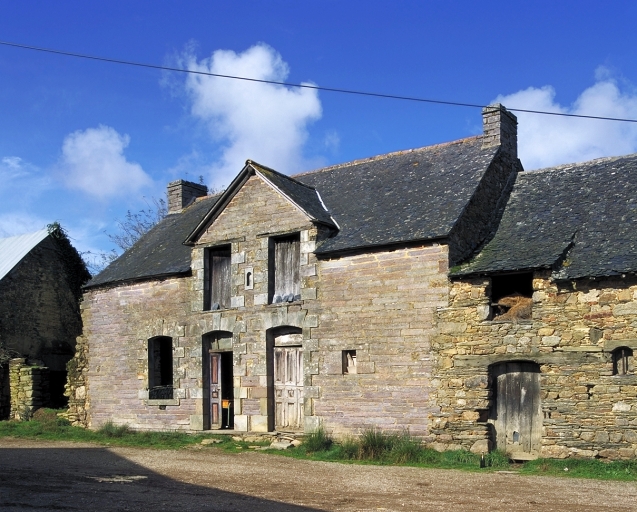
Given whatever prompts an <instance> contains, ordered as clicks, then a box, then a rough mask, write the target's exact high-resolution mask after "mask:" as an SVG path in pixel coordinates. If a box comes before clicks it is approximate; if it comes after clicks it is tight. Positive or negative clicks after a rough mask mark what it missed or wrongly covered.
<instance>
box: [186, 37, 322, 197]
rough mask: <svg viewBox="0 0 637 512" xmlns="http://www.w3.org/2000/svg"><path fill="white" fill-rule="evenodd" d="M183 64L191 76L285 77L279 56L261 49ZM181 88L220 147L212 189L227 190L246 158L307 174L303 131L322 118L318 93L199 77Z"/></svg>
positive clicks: (191, 58) (190, 57)
mask: <svg viewBox="0 0 637 512" xmlns="http://www.w3.org/2000/svg"><path fill="white" fill-rule="evenodd" d="M182 60H183V61H184V63H185V65H186V66H187V68H188V69H190V70H193V71H204V72H209V73H216V74H222V75H233V76H242V77H250V78H256V79H260V80H273V81H278V82H280V81H285V80H286V78H287V77H288V74H289V68H288V65H287V64H286V63H285V62H284V61H283V59H282V58H281V55H280V54H279V53H278V52H276V51H275V50H274V49H273V48H271V47H270V46H267V45H265V44H257V45H255V46H253V47H251V48H249V49H248V50H246V51H245V52H243V53H239V54H237V53H235V52H233V51H229V50H218V51H215V52H214V53H213V54H212V56H211V57H209V58H207V59H202V60H200V61H198V60H197V59H196V57H195V56H194V55H193V54H192V53H191V52H189V53H186V54H185V55H183V56H182ZM185 86H186V91H187V93H188V95H189V98H190V100H191V102H192V105H191V113H192V114H193V115H194V116H196V117H198V118H200V119H201V120H203V121H204V122H206V123H207V124H208V126H209V127H210V130H211V133H212V136H213V138H214V140H215V141H217V142H220V143H221V144H222V147H223V149H222V155H221V158H220V159H219V161H218V162H216V163H215V164H214V165H213V167H212V169H211V180H212V185H213V186H219V185H227V184H228V182H229V181H230V179H232V178H233V177H234V176H235V175H236V174H237V173H238V172H239V171H240V170H241V168H242V167H243V165H244V163H245V161H246V159H248V158H249V159H252V160H255V161H257V162H259V163H262V164H264V165H267V166H269V167H272V168H274V169H276V170H278V171H281V172H286V173H293V172H299V171H302V170H305V169H306V167H307V166H308V162H307V161H306V160H305V159H304V157H303V153H302V149H303V145H304V143H305V142H306V140H307V137H308V133H307V126H308V125H309V124H310V123H311V122H312V121H315V120H316V119H319V118H320V117H321V113H322V112H321V103H320V101H319V99H318V93H317V91H315V90H312V89H299V88H289V87H285V86H282V85H275V84H265V83H256V82H248V81H242V80H232V79H228V78H218V77H209V76H203V75H189V76H188V78H187V79H186V84H185Z"/></svg>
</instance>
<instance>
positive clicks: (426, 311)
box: [68, 105, 637, 459]
mask: <svg viewBox="0 0 637 512" xmlns="http://www.w3.org/2000/svg"><path fill="white" fill-rule="evenodd" d="M483 126H484V131H483V134H482V135H480V136H476V137H471V138H467V139H462V140H458V141H455V142H451V143H447V144H440V145H435V146H430V147H424V148H420V149H414V150H410V151H401V152H397V153H391V154H387V155H381V156H378V157H374V158H369V159H366V160H359V161H354V162H350V163H346V164H343V165H336V166H333V167H328V168H325V169H320V170H318V171H314V172H308V173H303V174H298V175H295V176H292V177H289V176H285V175H282V174H280V173H278V172H276V171H274V170H272V169H269V168H267V167H265V166H263V165H260V164H258V163H256V162H253V161H250V160H248V161H247V162H246V165H245V167H244V168H243V169H242V170H241V172H240V173H239V174H238V175H237V177H236V178H235V179H234V181H233V182H232V183H231V184H230V186H229V187H228V189H227V190H225V191H224V192H223V193H221V194H218V195H213V196H207V195H206V192H207V191H206V188H205V187H203V186H201V185H197V184H194V183H190V182H186V181H181V180H180V181H176V182H173V183H170V184H169V186H168V194H169V210H170V213H169V214H168V216H167V217H166V218H165V219H164V220H163V221H162V222H161V223H160V224H158V225H157V226H156V227H155V228H153V229H152V230H151V231H150V232H149V233H147V234H146V235H145V236H144V237H142V238H141V239H140V240H139V242H138V243H137V244H136V245H135V246H134V247H133V248H132V249H130V250H129V251H128V252H126V253H125V254H124V255H123V256H122V257H120V258H119V259H118V260H116V261H115V262H114V263H113V264H111V265H110V266H109V267H108V268H107V269H106V270H104V271H103V272H102V273H101V274H100V275H98V276H97V277H95V278H94V279H93V280H92V281H90V282H89V283H88V285H87V286H86V288H85V294H84V300H83V302H82V320H83V324H84V331H83V334H82V336H81V337H80V338H78V348H77V353H76V356H75V359H74V362H73V363H72V364H73V365H74V368H76V371H75V372H74V373H73V375H72V378H71V379H70V381H69V386H68V389H69V394H70V405H71V407H70V411H69V414H70V418H71V419H72V420H73V421H74V422H76V423H77V424H83V425H86V426H88V427H91V428H96V427H99V426H100V425H102V424H103V423H104V422H106V421H109V420H111V421H114V422H116V423H127V424H129V425H130V426H131V427H134V428H137V429H161V430H166V429H174V430H209V429H213V430H214V429H232V430H235V431H241V432H268V431H279V432H280V431H292V432H309V431H313V430H315V429H317V428H319V427H323V428H325V429H326V430H327V431H328V432H330V433H331V434H333V435H335V436H337V437H338V436H344V435H350V434H357V433H360V432H361V431H362V430H364V429H366V428H370V427H374V428H378V429H380V430H383V431H399V432H402V431H407V432H409V434H411V435H412V436H417V437H419V438H421V439H423V441H425V442H427V443H430V444H431V445H432V446H434V447H435V448H437V449H440V450H444V449H457V448H466V449H471V450H473V451H477V452H480V451H486V450H489V449H492V448H499V449H503V450H506V451H508V452H509V453H511V454H512V456H514V457H515V458H517V459H526V458H533V457H536V456H538V455H542V456H554V457H568V456H601V457H608V458H620V457H626V458H630V457H635V449H636V448H637V415H636V412H637V376H636V375H635V367H634V362H633V350H634V349H635V348H637V278H636V277H635V273H636V271H637V247H635V246H636V245H637V235H636V234H635V233H636V230H635V228H636V227H637V199H636V198H637V156H636V155H633V156H627V157H623V158H614V159H601V160H596V161H592V162H586V163H583V164H573V165H568V166H561V167H556V168H552V169H545V170H541V171H536V172H524V171H523V168H522V164H521V163H520V161H519V159H518V157H517V121H516V118H515V116H513V115H512V114H510V113H509V112H508V111H507V110H506V109H505V108H504V107H503V106H501V105H492V106H489V107H486V108H485V109H484V111H483Z"/></svg>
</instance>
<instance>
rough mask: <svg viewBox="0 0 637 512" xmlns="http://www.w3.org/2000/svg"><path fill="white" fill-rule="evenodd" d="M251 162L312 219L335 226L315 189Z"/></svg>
mask: <svg viewBox="0 0 637 512" xmlns="http://www.w3.org/2000/svg"><path fill="white" fill-rule="evenodd" d="M249 162H250V164H251V165H253V166H254V167H255V169H257V170H258V171H259V172H260V173H261V174H262V175H263V177H265V178H266V179H267V180H268V181H269V182H270V183H272V184H273V185H274V186H275V187H276V188H278V189H279V190H280V191H281V192H282V193H283V194H285V195H286V196H287V197H289V198H290V199H291V200H292V201H294V202H295V203H296V204H297V205H298V206H299V207H300V208H301V209H303V210H304V211H305V212H306V213H307V214H308V215H310V217H312V218H313V219H315V220H317V221H319V222H322V223H323V224H328V225H330V226H334V221H333V220H332V217H331V216H330V213H329V212H328V211H327V208H326V207H325V205H324V204H323V202H322V201H321V197H320V196H319V194H318V192H317V191H316V189H315V188H314V187H312V186H309V185H305V184H304V183H302V182H300V181H297V180H295V179H292V178H290V177H288V176H286V175H285V174H281V173H280V172H277V171H275V170H273V169H270V168H269V167H265V166H263V165H261V164H258V163H256V162H252V161H250V160H249Z"/></svg>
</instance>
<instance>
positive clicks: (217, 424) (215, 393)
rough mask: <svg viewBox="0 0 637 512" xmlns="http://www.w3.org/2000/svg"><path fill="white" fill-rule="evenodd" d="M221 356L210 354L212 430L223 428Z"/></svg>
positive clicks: (217, 353) (216, 353) (215, 353)
mask: <svg viewBox="0 0 637 512" xmlns="http://www.w3.org/2000/svg"><path fill="white" fill-rule="evenodd" d="M221 412H222V411H221V354H220V353H219V352H210V428H211V429H217V428H221V423H222V421H223V418H222V415H221Z"/></svg>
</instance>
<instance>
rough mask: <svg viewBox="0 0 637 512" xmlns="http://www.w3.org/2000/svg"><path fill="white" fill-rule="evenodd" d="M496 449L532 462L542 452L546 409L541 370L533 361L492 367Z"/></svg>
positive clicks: (507, 363) (500, 364) (491, 411)
mask: <svg viewBox="0 0 637 512" xmlns="http://www.w3.org/2000/svg"><path fill="white" fill-rule="evenodd" d="M491 383H492V384H491V385H492V393H493V399H492V406H491V410H490V414H489V423H491V424H492V425H493V429H494V431H495V432H494V434H495V435H494V437H495V439H494V441H495V447H496V449H498V450H502V451H505V452H506V453H508V454H509V456H510V457H511V458H513V459H518V460H529V459H533V458H536V457H537V456H538V455H539V453H540V446H541V440H542V406H541V403H540V367H539V366H538V365H537V364H536V363H533V362H524V361H522V362H506V363H499V364H496V365H493V366H492V367H491Z"/></svg>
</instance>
